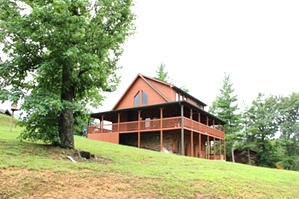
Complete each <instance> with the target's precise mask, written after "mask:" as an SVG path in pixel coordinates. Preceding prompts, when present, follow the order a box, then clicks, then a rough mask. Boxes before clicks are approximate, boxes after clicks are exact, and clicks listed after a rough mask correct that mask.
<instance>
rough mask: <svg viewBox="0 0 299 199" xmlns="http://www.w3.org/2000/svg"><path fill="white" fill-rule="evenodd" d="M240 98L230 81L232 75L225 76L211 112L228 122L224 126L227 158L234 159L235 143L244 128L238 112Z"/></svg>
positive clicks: (210, 109)
mask: <svg viewBox="0 0 299 199" xmlns="http://www.w3.org/2000/svg"><path fill="white" fill-rule="evenodd" d="M237 102H238V98H237V95H235V94H234V89H233V84H232V82H231V80H230V75H229V74H225V75H224V79H223V85H222V87H221V89H220V94H219V95H218V96H217V97H216V100H215V101H213V102H212V105H211V106H210V108H209V111H210V112H211V113H213V114H215V115H216V116H218V117H219V118H221V119H222V120H223V121H225V122H226V124H225V125H224V130H225V139H226V143H227V144H226V146H227V148H226V149H227V150H226V152H227V156H228V157H232V160H234V159H233V156H231V154H233V148H234V143H235V141H236V140H237V137H238V133H240V131H241V129H242V126H241V125H240V122H241V114H240V113H239V112H238V111H239V108H238V103H237Z"/></svg>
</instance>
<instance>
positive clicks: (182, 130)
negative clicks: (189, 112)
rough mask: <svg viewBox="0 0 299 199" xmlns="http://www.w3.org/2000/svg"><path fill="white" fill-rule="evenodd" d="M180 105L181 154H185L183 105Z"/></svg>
mask: <svg viewBox="0 0 299 199" xmlns="http://www.w3.org/2000/svg"><path fill="white" fill-rule="evenodd" d="M180 106H181V155H185V141H184V105H182V104H180Z"/></svg>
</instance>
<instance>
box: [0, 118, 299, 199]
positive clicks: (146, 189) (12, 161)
mask: <svg viewBox="0 0 299 199" xmlns="http://www.w3.org/2000/svg"><path fill="white" fill-rule="evenodd" d="M9 121H10V118H9V117H6V116H3V115H0V151H1V154H0V169H2V170H5V169H10V168H16V169H28V170H34V171H44V170H51V171H53V172H71V173H76V172H77V173H78V175H79V174H80V171H82V170H84V171H86V170H88V171H90V172H95V173H97V174H102V175H112V174H114V175H122V176H123V178H124V180H125V181H127V182H132V181H134V179H139V181H138V183H137V184H136V185H134V186H135V189H136V190H137V191H139V192H141V193H155V194H158V195H159V196H161V197H163V198H195V197H196V196H198V195H200V196H204V197H205V198H297V197H298V194H299V189H298V187H299V172H294V171H286V170H277V169H269V168H261V167H254V166H247V165H243V164H237V163H230V162H224V161H212V160H205V159H199V158H191V157H184V156H179V155H173V154H164V153H159V152H154V151H149V150H143V149H136V148H134V147H127V146H121V145H115V144H110V143H105V142H98V141H93V140H88V139H86V138H84V137H77V136H76V137H75V146H76V149H78V150H86V151H90V152H92V153H94V154H96V156H98V157H101V158H103V159H104V160H109V161H108V162H103V163H101V162H100V163H99V162H88V161H85V162H78V163H77V164H74V163H72V162H71V161H68V160H66V158H65V154H67V153H70V152H72V151H70V150H65V149H59V148H53V147H48V146H45V145H43V144H41V143H30V142H20V141H19V140H18V139H17V137H18V135H19V133H20V131H21V128H20V127H16V128H15V127H14V128H13V130H12V132H10V131H9ZM53 154H54V155H53ZM0 177H1V176H0ZM140 179H141V181H140ZM0 180H1V179H0ZM143 182H144V183H143Z"/></svg>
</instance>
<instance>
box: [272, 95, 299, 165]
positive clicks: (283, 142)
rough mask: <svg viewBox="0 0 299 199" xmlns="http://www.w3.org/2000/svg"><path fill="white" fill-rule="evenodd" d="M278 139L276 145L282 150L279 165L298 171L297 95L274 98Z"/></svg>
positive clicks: (298, 128)
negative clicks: (278, 132)
mask: <svg viewBox="0 0 299 199" xmlns="http://www.w3.org/2000/svg"><path fill="white" fill-rule="evenodd" d="M276 101H277V102H278V103H277V111H278V116H277V117H276V122H277V124H278V126H279V131H280V137H279V139H278V140H277V145H278V146H281V147H282V149H283V154H282V157H281V161H280V164H281V165H282V166H284V168H286V169H292V170H299V93H292V94H291V95H289V96H287V97H282V96H280V97H276Z"/></svg>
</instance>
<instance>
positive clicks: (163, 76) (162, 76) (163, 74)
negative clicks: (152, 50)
mask: <svg viewBox="0 0 299 199" xmlns="http://www.w3.org/2000/svg"><path fill="white" fill-rule="evenodd" d="M165 66H166V65H165V64H163V63H161V64H160V66H158V70H156V77H155V78H156V79H158V80H160V81H163V82H169V77H168V72H167V71H165Z"/></svg>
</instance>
